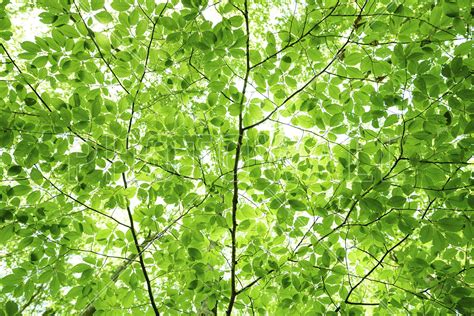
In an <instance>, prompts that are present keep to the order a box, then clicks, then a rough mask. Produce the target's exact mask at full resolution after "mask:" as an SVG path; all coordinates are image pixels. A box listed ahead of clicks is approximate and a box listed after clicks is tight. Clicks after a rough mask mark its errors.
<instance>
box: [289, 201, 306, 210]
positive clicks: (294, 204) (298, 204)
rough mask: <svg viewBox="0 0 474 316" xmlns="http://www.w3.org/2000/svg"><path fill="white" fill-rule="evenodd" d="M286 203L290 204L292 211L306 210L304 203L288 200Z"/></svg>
mask: <svg viewBox="0 0 474 316" xmlns="http://www.w3.org/2000/svg"><path fill="white" fill-rule="evenodd" d="M288 203H289V204H290V206H291V208H292V209H294V210H295V211H305V210H306V209H307V207H306V205H305V203H303V202H301V201H299V200H295V199H290V200H288Z"/></svg>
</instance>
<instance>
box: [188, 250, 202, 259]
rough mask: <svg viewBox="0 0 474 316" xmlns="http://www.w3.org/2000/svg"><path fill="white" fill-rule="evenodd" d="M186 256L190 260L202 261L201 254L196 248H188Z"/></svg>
mask: <svg viewBox="0 0 474 316" xmlns="http://www.w3.org/2000/svg"><path fill="white" fill-rule="evenodd" d="M188 254H189V257H190V258H191V260H193V261H194V260H200V259H202V254H201V252H200V251H199V249H196V248H188Z"/></svg>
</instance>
